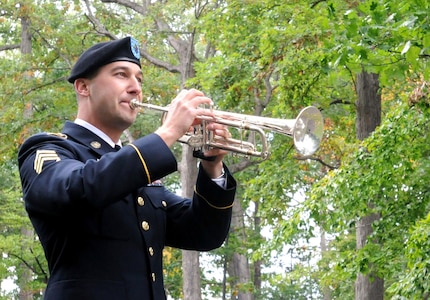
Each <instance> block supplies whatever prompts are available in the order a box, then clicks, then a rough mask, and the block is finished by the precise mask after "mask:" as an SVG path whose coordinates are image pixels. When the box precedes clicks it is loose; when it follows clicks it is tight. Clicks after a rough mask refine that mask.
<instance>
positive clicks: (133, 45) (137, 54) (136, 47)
mask: <svg viewBox="0 0 430 300" xmlns="http://www.w3.org/2000/svg"><path fill="white" fill-rule="evenodd" d="M130 48H131V53H133V55H134V57H136V58H137V59H140V49H139V42H138V41H136V40H135V39H134V38H132V37H130Z"/></svg>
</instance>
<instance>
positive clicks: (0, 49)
mask: <svg viewBox="0 0 430 300" xmlns="http://www.w3.org/2000/svg"><path fill="white" fill-rule="evenodd" d="M20 47H21V45H20V44H14V45H4V46H0V51H6V50H13V49H19V48H20Z"/></svg>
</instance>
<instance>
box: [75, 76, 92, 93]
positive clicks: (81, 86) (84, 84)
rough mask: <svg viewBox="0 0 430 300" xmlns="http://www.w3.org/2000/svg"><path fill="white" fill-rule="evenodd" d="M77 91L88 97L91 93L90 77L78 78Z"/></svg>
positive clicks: (76, 81)
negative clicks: (89, 86)
mask: <svg viewBox="0 0 430 300" xmlns="http://www.w3.org/2000/svg"><path fill="white" fill-rule="evenodd" d="M74 86H75V91H76V93H77V94H78V95H81V96H84V97H87V96H88V95H89V88H88V79H85V78H78V79H76V80H75V82H74Z"/></svg>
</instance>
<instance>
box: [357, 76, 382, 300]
mask: <svg viewBox="0 0 430 300" xmlns="http://www.w3.org/2000/svg"><path fill="white" fill-rule="evenodd" d="M356 89H357V101H356V109H357V120H356V129H357V138H358V139H359V140H363V139H365V138H367V137H368V136H369V135H370V134H371V133H372V132H373V131H374V130H375V128H376V127H377V126H378V125H379V124H380V123H381V95H380V94H379V79H378V75H377V74H369V73H367V72H364V71H363V72H361V73H360V74H358V75H357V87H356ZM368 205H369V206H370V207H371V206H372V199H369V204H368ZM379 218H380V216H379V215H378V214H371V215H368V216H365V217H363V218H361V219H359V220H358V222H357V229H356V247H357V250H359V249H361V248H363V247H364V246H365V245H366V243H367V242H368V238H369V236H370V235H371V234H372V232H373V228H372V224H373V222H375V221H377V220H378V219H379ZM372 242H376V241H372ZM369 268H370V269H371V268H372V266H369ZM383 298H384V280H383V278H379V277H377V276H376V275H375V274H374V273H372V272H370V273H369V274H359V275H358V277H357V279H356V282H355V299H356V300H382V299H383Z"/></svg>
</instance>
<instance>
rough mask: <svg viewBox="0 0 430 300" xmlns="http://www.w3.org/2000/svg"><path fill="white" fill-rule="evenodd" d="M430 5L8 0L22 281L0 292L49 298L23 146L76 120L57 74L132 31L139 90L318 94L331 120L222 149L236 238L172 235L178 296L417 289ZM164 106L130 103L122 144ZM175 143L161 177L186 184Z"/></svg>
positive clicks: (171, 275)
mask: <svg viewBox="0 0 430 300" xmlns="http://www.w3.org/2000/svg"><path fill="white" fill-rule="evenodd" d="M429 6H430V4H429V3H428V1H425V0H421V1H420V0H411V1H407V2H405V1H400V0H394V1H387V0H385V1H384V0H373V1H370V0H369V1H367V0H363V1H339V0H333V1H318V0H314V1H310V0H309V1H308V0H304V1H298V0H297V1H279V0H277V1H275V0H260V1H238V0H237V1H230V0H228V1H221V0H219V1H217V0H201V1H199V0H198V1H177V0H171V1H146V0H145V1H128V0H122V1H119V0H117V1H106V0H105V1H88V0H87V1H84V0H82V1H78V0H76V1H63V0H58V1H44V0H40V1H29V0H22V1H9V0H3V1H2V5H1V7H0V68H1V70H2V79H1V83H0V96H1V100H2V101H1V102H0V123H1V129H0V136H1V140H2V143H1V144H0V149H1V157H0V176H1V180H0V186H1V188H0V211H1V213H0V229H1V231H2V235H1V236H0V250H1V252H2V256H1V259H0V279H2V280H5V279H9V280H8V282H13V283H14V284H15V285H14V286H13V287H14V288H12V289H7V290H6V289H5V285H4V284H3V285H2V294H1V295H2V296H1V297H3V298H4V299H11V298H12V299H13V298H14V299H41V297H42V296H41V295H42V294H43V288H44V285H45V284H46V281H47V278H48V276H49V274H48V271H47V267H46V262H45V261H44V256H43V251H42V249H41V247H40V245H39V243H38V241H37V236H34V234H33V233H32V230H31V224H30V223H29V221H28V219H27V217H26V214H25V211H24V208H23V203H22V198H21V187H20V183H19V177H18V173H17V165H16V154H17V149H18V147H19V146H20V144H21V143H22V141H23V140H24V139H25V138H27V137H28V136H29V135H30V134H33V133H35V132H40V131H50V132H58V131H60V130H61V127H62V124H63V123H64V121H65V120H69V119H71V120H73V119H74V114H75V111H76V100H75V96H74V93H73V88H72V86H71V85H70V84H69V83H67V82H66V78H67V76H68V74H69V72H70V70H71V67H72V66H73V63H74V62H75V61H76V59H77V58H78V56H79V55H80V54H81V52H82V51H83V50H84V49H86V48H88V47H89V46H91V45H92V44H94V43H96V42H100V41H105V40H109V39H115V38H121V37H124V36H127V35H132V36H134V37H135V38H136V39H137V40H139V42H140V43H141V45H142V48H141V53H142V57H143V58H142V69H143V72H144V81H143V96H144V97H143V98H144V99H145V100H146V101H149V102H151V103H154V104H159V105H166V104H168V103H169V102H170V101H171V99H172V98H173V97H174V95H175V94H176V93H177V92H178V91H179V90H180V89H181V88H191V87H195V88H199V89H201V90H203V91H204V92H205V93H206V94H207V95H209V96H210V97H212V99H213V100H214V102H215V103H216V106H217V107H218V109H222V110H227V111H232V112H239V113H244V114H250V115H262V116H267V117H273V118H284V119H294V118H295V116H296V115H297V113H298V112H299V111H300V109H301V108H303V107H305V106H308V105H314V106H316V107H318V108H319V109H320V110H321V111H322V113H323V115H324V118H325V135H324V139H323V142H322V144H321V147H320V149H319V150H318V152H316V153H315V154H314V155H313V156H311V157H307V158H303V157H300V156H298V155H297V153H296V152H295V151H294V148H293V143H292V140H291V139H290V138H289V137H285V136H280V135H277V134H270V133H268V136H269V139H270V140H271V150H272V155H271V157H270V159H269V160H266V161H263V162H262V161H259V160H256V159H250V158H246V157H237V156H229V157H228V159H227V163H228V165H229V166H230V169H231V170H232V171H233V172H234V173H235V177H236V178H237V179H238V182H239V185H240V186H239V190H238V193H237V199H236V202H235V207H234V217H233V223H232V229H231V233H230V236H229V238H228V239H227V241H226V243H225V245H224V246H223V247H222V248H220V249H218V250H216V251H213V252H211V253H206V254H198V253H193V254H191V257H189V256H187V255H188V254H185V255H184V254H183V253H181V252H180V251H178V250H175V249H166V251H165V280H166V289H167V293H168V295H169V297H170V298H171V299H211V298H214V299H255V300H257V299H382V297H385V298H386V299H426V298H427V297H428V295H429V292H430V286H429V284H428V280H427V277H428V274H429V271H430V253H429V251H430V250H428V249H430V248H429V232H430V231H429V217H428V216H429V201H430V188H429V184H428V183H429V182H430V162H429V161H430V159H429V158H430V144H429V140H430V138H429V132H430V130H429V126H430V125H429V121H428V120H429V119H430V118H429V117H430V116H429V114H430V109H429V107H430V100H429V84H430V83H429V80H430V78H429V77H430V67H429V57H430V30H429V29H430V28H429V27H430V19H429V11H430V7H429ZM369 79H371V80H369ZM372 99H373V100H374V102H372ZM159 122H160V121H159V116H158V115H154V114H145V116H144V117H143V116H141V117H139V118H138V121H137V122H136V124H135V125H134V126H133V127H132V128H130V130H129V131H128V132H127V133H126V134H125V135H124V142H128V141H130V140H132V139H133V138H137V137H139V136H142V135H144V134H147V133H149V132H151V131H153V130H154V129H155V128H156V127H157V126H158V124H159ZM174 151H175V153H176V154H177V157H178V160H179V161H181V162H187V163H185V164H184V163H182V164H181V168H180V171H181V172H180V174H175V175H174V176H170V177H169V178H166V184H167V185H169V186H171V187H172V189H179V188H180V187H181V186H182V188H183V189H184V190H185V192H186V187H187V186H188V185H189V184H192V183H191V182H192V181H190V180H188V181H187V180H186V178H189V176H184V174H185V173H186V172H188V171H186V170H185V169H184V168H185V166H192V165H193V164H194V161H193V160H192V159H191V160H189V159H190V158H189V155H188V154H187V153H186V152H187V151H186V149H185V148H184V149H182V147H181V146H180V145H176V146H175V149H174ZM190 172H193V168H191V170H190ZM178 176H180V177H182V180H179V178H178ZM178 182H181V185H180V186H179V185H178ZM183 192H184V191H183ZM363 229H364V230H363ZM190 261H192V262H193V263H192V264H191V269H190V270H191V271H187V272H184V273H183V272H182V269H183V267H184V264H185V263H187V262H190ZM199 265H200V268H199ZM3 282H5V281H3ZM375 282H376V283H378V284H374V283H375Z"/></svg>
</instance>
